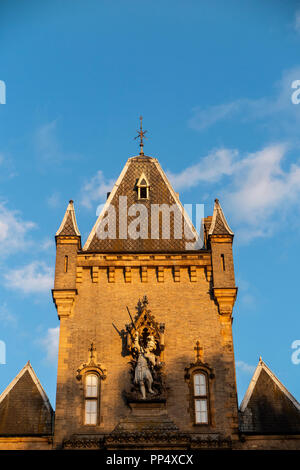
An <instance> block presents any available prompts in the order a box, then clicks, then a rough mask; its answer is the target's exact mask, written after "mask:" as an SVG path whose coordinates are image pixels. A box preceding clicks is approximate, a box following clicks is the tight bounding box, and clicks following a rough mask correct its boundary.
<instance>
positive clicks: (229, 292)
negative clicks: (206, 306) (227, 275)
mask: <svg viewBox="0 0 300 470" xmlns="http://www.w3.org/2000/svg"><path fill="white" fill-rule="evenodd" d="M213 292H214V297H215V299H216V301H217V302H218V306H219V313H220V315H229V316H231V315H232V309H233V306H234V303H235V299H236V295H237V287H222V288H217V287H215V288H214V289H213Z"/></svg>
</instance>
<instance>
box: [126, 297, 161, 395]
mask: <svg viewBox="0 0 300 470" xmlns="http://www.w3.org/2000/svg"><path fill="white" fill-rule="evenodd" d="M147 306H148V299H147V297H144V298H143V300H142V301H140V300H139V302H138V304H137V307H136V310H137V314H136V316H135V318H134V319H133V318H132V316H131V315H130V318H131V323H130V324H128V325H126V333H127V351H128V354H130V355H131V356H132V360H131V361H130V364H131V370H130V373H131V383H132V389H131V391H130V393H125V395H126V396H127V398H128V399H130V400H150V401H153V400H157V399H159V400H160V399H162V398H163V396H164V395H165V392H166V388H165V384H164V374H163V365H164V364H163V351H164V330H165V325H164V324H163V323H160V324H158V323H157V322H156V321H155V319H154V316H153V315H151V311H150V310H149V309H148V308H147ZM129 314H130V313H129Z"/></svg>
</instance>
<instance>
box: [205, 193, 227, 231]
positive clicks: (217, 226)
mask: <svg viewBox="0 0 300 470" xmlns="http://www.w3.org/2000/svg"><path fill="white" fill-rule="evenodd" d="M209 235H233V232H232V230H231V229H230V227H229V225H228V223H227V221H226V219H225V216H224V213H223V210H222V207H221V205H220V203H219V200H218V199H216V200H215V206H214V212H213V218H212V222H211V225H210V228H209Z"/></svg>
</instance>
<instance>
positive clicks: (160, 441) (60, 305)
mask: <svg viewBox="0 0 300 470" xmlns="http://www.w3.org/2000/svg"><path fill="white" fill-rule="evenodd" d="M191 240H192V243H191ZM187 242H188V243H189V244H187ZM232 242H233V232H232V231H231V229H230V228H229V226H228V224H227V222H226V219H225V217H224V214H223V211H222V208H221V206H220V203H219V201H218V200H216V201H215V206H214V211H213V215H212V216H211V217H206V218H205V219H204V220H203V244H202V245H201V244H199V236H198V235H197V233H196V231H195V229H194V227H193V226H192V223H191V221H190V220H189V219H188V216H187V214H186V213H185V211H184V210H183V207H182V205H181V203H180V200H179V197H178V194H177V193H175V192H174V190H173V188H172V186H171V185H170V183H169V181H168V179H167V177H166V175H165V174H164V172H163V170H162V169H161V166H160V164H159V163H158V161H157V159H155V158H152V157H147V156H145V155H144V154H143V152H141V153H140V155H138V156H136V157H132V158H129V159H128V161H127V163H126V165H125V167H124V169H123V170H122V172H121V174H120V176H119V178H118V180H117V181H116V183H115V185H114V187H113V188H112V191H111V193H110V194H109V196H108V199H107V201H106V204H105V207H104V209H103V211H102V213H101V214H100V216H99V218H98V220H97V222H96V224H95V226H94V228H93V229H92V231H91V233H90V235H89V237H88V239H87V241H86V243H85V245H84V246H83V248H82V247H81V236H80V233H79V230H78V227H77V223H76V218H75V212H74V207H73V202H72V201H70V203H69V205H68V208H67V211H66V214H65V216H64V218H63V221H62V224H61V226H60V228H59V230H58V231H57V233H56V247H57V248H56V249H57V251H56V253H57V254H56V270H55V286H54V289H53V300H54V302H55V305H56V308H57V313H58V317H59V319H60V339H59V358H58V374H57V397H56V412H55V431H54V447H55V448H61V447H63V448H70V447H71V448H82V447H91V448H105V449H118V448H152V449H153V448H166V449H170V448H172V447H174V448H175V447H176V448H177V449H178V448H182V449H186V448H212V447H214V448H224V447H225V448H228V447H232V445H233V443H234V442H235V441H237V440H238V405H237V392H236V381H235V366H234V352H233V341H232V330H231V323H232V309H233V305H234V302H235V298H236V293H237V288H236V286H235V278H234V267H233V257H232Z"/></svg>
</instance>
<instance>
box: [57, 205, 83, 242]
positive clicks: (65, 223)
mask: <svg viewBox="0 0 300 470" xmlns="http://www.w3.org/2000/svg"><path fill="white" fill-rule="evenodd" d="M56 236H77V237H78V236H80V232H79V230H78V227H77V221H76V216H75V210H74V205H73V201H70V202H69V205H68V207H67V210H66V212H65V215H64V218H63V220H62V223H61V225H60V227H59V229H58V231H57V232H56Z"/></svg>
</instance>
